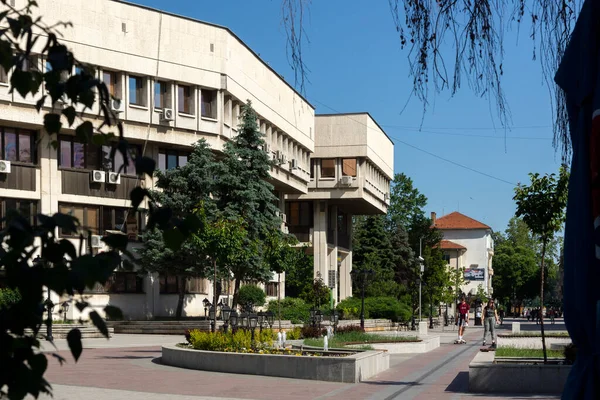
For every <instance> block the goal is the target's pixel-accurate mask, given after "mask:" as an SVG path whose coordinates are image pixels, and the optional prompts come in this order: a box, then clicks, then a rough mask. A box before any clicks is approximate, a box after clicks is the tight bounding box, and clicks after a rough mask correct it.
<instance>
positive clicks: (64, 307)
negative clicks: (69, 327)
mask: <svg viewBox="0 0 600 400" xmlns="http://www.w3.org/2000/svg"><path fill="white" fill-rule="evenodd" d="M60 310H61V311H62V313H63V322H67V312H68V311H69V303H68V302H66V301H65V302H64V303H62V305H61V306H60Z"/></svg>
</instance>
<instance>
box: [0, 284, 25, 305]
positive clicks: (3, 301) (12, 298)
mask: <svg viewBox="0 0 600 400" xmlns="http://www.w3.org/2000/svg"><path fill="white" fill-rule="evenodd" d="M20 300H21V295H20V294H19V291H18V290H12V289H9V288H5V289H0V310H2V309H3V308H8V307H10V306H11V305H13V304H15V303H18V302H19V301H20Z"/></svg>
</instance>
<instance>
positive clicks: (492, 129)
mask: <svg viewBox="0 0 600 400" xmlns="http://www.w3.org/2000/svg"><path fill="white" fill-rule="evenodd" d="M381 126H385V127H389V128H399V129H407V130H419V131H420V130H422V129H425V130H432V129H433V130H436V131H437V130H450V131H454V130H456V131H497V130H502V128H493V127H489V126H488V127H479V128H472V127H464V128H461V127H454V128H453V127H448V126H445V127H439V128H436V127H432V126H427V127H424V126H421V127H418V126H416V127H415V126H405V125H381ZM551 128H552V126H550V125H529V126H527V125H523V126H509V127H506V129H507V130H509V131H512V130H517V129H551Z"/></svg>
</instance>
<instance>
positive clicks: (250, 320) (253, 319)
mask: <svg viewBox="0 0 600 400" xmlns="http://www.w3.org/2000/svg"><path fill="white" fill-rule="evenodd" d="M257 322H258V315H256V314H249V315H248V325H250V329H251V330H252V347H254V330H255V329H256V324H257Z"/></svg>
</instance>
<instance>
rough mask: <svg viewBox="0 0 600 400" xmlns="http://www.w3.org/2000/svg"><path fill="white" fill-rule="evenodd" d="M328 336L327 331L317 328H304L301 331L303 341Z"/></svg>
mask: <svg viewBox="0 0 600 400" xmlns="http://www.w3.org/2000/svg"><path fill="white" fill-rule="evenodd" d="M325 335H327V329H323V328H318V327H316V326H303V327H302V331H301V336H302V339H310V338H320V337H323V336H325Z"/></svg>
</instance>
